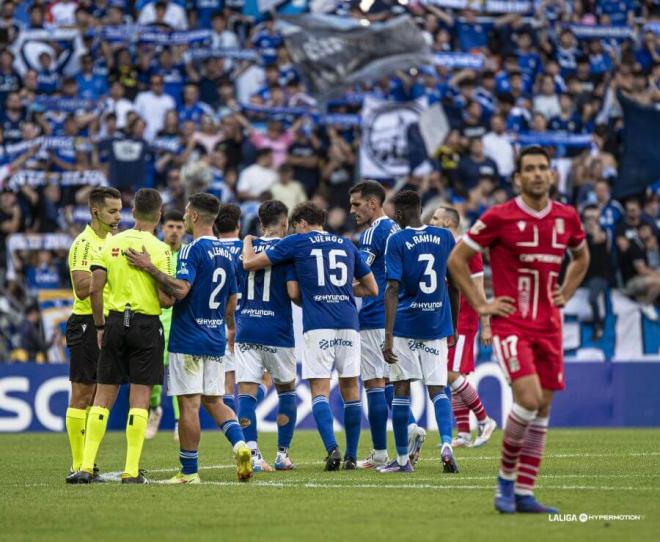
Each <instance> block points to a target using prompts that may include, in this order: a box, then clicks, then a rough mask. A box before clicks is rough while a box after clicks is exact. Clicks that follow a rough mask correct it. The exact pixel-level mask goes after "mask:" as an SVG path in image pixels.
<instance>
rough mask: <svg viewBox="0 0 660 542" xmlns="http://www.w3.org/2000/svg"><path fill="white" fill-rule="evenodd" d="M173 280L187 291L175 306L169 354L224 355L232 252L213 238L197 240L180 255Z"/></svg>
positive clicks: (231, 286) (232, 278) (234, 289)
mask: <svg viewBox="0 0 660 542" xmlns="http://www.w3.org/2000/svg"><path fill="white" fill-rule="evenodd" d="M176 278H178V279H181V280H185V281H187V282H188V283H190V291H189V292H188V295H187V296H186V297H184V298H183V299H181V300H178V301H177V302H176V303H175V304H174V309H173V313H172V328H171V330H170V343H169V351H170V352H174V353H177V354H191V355H195V356H216V357H220V356H224V354H225V346H226V335H225V310H226V307H227V300H228V299H229V296H230V295H232V294H235V293H236V292H237V287H236V272H235V269H234V262H233V258H232V254H231V252H230V251H229V250H228V249H227V246H226V244H223V243H222V242H220V241H219V240H218V239H216V238H215V237H210V236H209V237H199V238H197V239H195V240H194V241H193V242H192V243H190V244H189V245H186V246H185V247H183V248H182V249H181V251H180V252H179V259H178V262H177V268H176Z"/></svg>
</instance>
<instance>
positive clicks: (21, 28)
mask: <svg viewBox="0 0 660 542" xmlns="http://www.w3.org/2000/svg"><path fill="white" fill-rule="evenodd" d="M1 4H2V5H1V9H0V104H1V105H0V184H1V186H2V193H1V194H0V293H1V294H2V301H1V302H0V335H1V337H0V359H1V360H3V361H5V360H9V359H16V360H20V359H22V360H27V359H40V360H43V361H46V360H47V355H46V352H47V351H48V349H49V347H50V346H51V345H52V344H53V343H56V342H59V343H63V338H62V336H61V334H60V333H58V332H56V333H55V334H54V335H53V336H51V337H47V338H46V337H44V333H43V331H42V329H41V319H40V313H39V308H38V305H37V304H36V294H37V292H38V291H41V290H48V289H58V288H69V287H70V285H69V284H68V273H67V269H66V263H65V262H66V249H68V246H67V245H66V244H64V245H61V244H57V242H56V241H53V242H52V243H51V244H48V243H46V242H44V243H43V244H38V243H37V244H29V243H27V244H17V247H18V248H17V249H16V250H13V249H12V248H10V245H9V244H8V238H9V237H10V236H11V235H12V234H25V233H30V234H67V235H70V236H75V235H76V234H77V233H78V232H79V231H80V230H81V229H82V227H84V224H85V222H86V221H88V219H89V214H88V211H87V208H86V205H85V203H86V201H87V197H88V194H89V191H90V189H91V187H92V186H93V185H95V184H98V183H99V182H102V180H103V179H104V178H105V179H107V183H108V184H109V185H110V186H113V187H116V188H118V189H120V190H121V192H122V195H123V198H124V200H125V205H126V209H127V210H128V209H130V202H131V200H132V194H133V193H134V192H135V191H136V190H137V188H139V187H143V186H147V187H157V188H158V189H159V190H160V192H161V194H162V195H163V199H164V201H165V207H166V209H180V210H182V208H183V206H184V205H185V201H186V198H187V197H188V196H189V195H190V194H192V193H194V192H198V191H208V192H210V193H212V194H214V195H216V196H218V198H219V199H220V200H221V201H222V202H225V203H226V202H236V203H238V204H239V205H240V206H241V210H242V232H243V233H244V234H246V233H256V228H257V220H256V210H257V207H258V203H259V202H260V201H264V200H265V199H270V198H276V199H279V200H281V201H283V202H284V203H285V204H286V205H287V206H289V207H290V208H291V207H293V206H294V205H296V204H297V203H300V202H303V201H306V200H312V201H314V202H315V203H317V204H320V205H321V206H322V207H323V208H325V209H327V210H328V224H327V229H328V230H330V231H331V232H335V233H341V234H345V235H352V236H355V235H357V232H356V227H355V223H354V221H353V220H352V218H351V217H350V215H349V214H348V210H349V195H348V191H349V189H350V187H351V186H352V185H354V184H355V183H356V182H357V181H358V180H359V179H360V177H361V175H360V164H359V160H358V157H359V145H360V127H359V125H354V124H351V123H341V121H339V122H338V123H337V124H328V123H326V124H320V123H318V122H317V117H316V116H315V115H313V114H311V113H312V111H313V110H314V107H315V100H314V98H313V97H312V96H310V95H309V94H308V93H307V92H306V91H305V87H304V84H303V81H302V79H301V77H300V74H299V73H298V72H297V71H296V69H295V67H294V66H293V64H292V62H291V59H290V57H289V55H288V53H287V49H286V48H285V47H284V42H283V38H282V36H281V35H280V34H279V33H278V31H277V30H276V27H275V23H274V21H273V18H272V17H271V16H270V15H265V16H264V15H263V14H262V15H261V16H256V17H255V14H258V11H257V10H255V6H254V4H255V3H254V2H252V3H250V2H246V3H244V2H242V1H241V0H238V1H236V0H228V1H227V2H223V1H222V0H218V1H212V0H211V1H209V0H197V1H188V2H182V1H158V2H152V1H148V0H147V1H145V0H138V1H136V2H122V1H113V0H96V1H94V2H92V1H85V0H83V1H79V2H75V1H70V0H60V1H56V2H47V1H24V2H14V1H12V0H7V1H3V2H2V3H1ZM248 4H249V5H248ZM311 4H312V6H313V7H314V8H315V9H316V8H319V5H320V4H324V7H325V8H327V9H326V11H330V12H334V13H338V14H342V15H345V16H347V17H349V16H353V17H356V18H360V19H365V18H366V19H369V20H382V19H385V18H387V17H390V16H391V15H393V14H396V13H401V12H409V13H410V14H412V16H413V17H414V18H415V20H416V21H417V23H418V25H419V27H420V31H421V32H423V35H424V36H425V38H426V40H427V41H428V43H429V44H430V46H431V48H432V50H433V52H434V53H443V52H449V51H461V52H465V53H480V54H481V55H482V56H483V65H482V66H481V67H480V68H479V69H467V68H461V69H452V68H450V67H447V66H445V65H440V64H438V65H431V66H419V67H418V68H414V69H410V70H408V71H405V72H402V71H400V72H397V73H396V74H392V75H391V76H390V77H386V78H383V79H381V80H379V81H376V82H374V83H373V84H371V85H358V86H356V87H354V88H351V89H349V91H347V92H346V94H345V95H344V96H343V97H341V98H339V99H337V100H334V101H331V102H330V103H329V112H332V113H340V114H359V112H360V108H361V101H362V99H363V97H364V96H367V95H371V96H376V97H380V98H384V99H388V100H391V101H408V100H414V99H418V98H420V97H426V99H427V102H428V103H429V104H433V103H437V102H440V103H441V104H442V105H443V107H444V110H445V113H446V115H447V118H448V120H449V124H450V132H449V135H448V136H447V138H446V140H445V143H444V144H443V145H442V146H441V147H440V148H439V149H438V150H437V153H436V154H435V155H434V156H431V157H429V161H428V162H429V164H430V165H431V167H430V168H426V169H419V170H418V169H413V168H411V169H412V171H411V173H410V174H409V175H408V176H407V177H405V178H402V179H385V180H383V181H382V182H383V184H384V185H385V186H386V187H387V189H388V191H389V192H390V193H392V192H393V191H398V190H400V189H402V188H412V189H415V190H417V191H418V193H419V194H420V195H421V197H422V201H423V203H424V205H425V208H426V209H427V210H429V211H431V212H432V210H434V209H435V208H436V207H437V205H439V204H440V203H441V202H449V203H451V204H452V205H454V206H455V207H456V208H457V210H458V211H459V212H460V214H461V216H462V218H463V227H464V228H467V227H468V226H469V225H470V224H471V223H472V222H473V221H474V220H475V219H476V218H477V217H478V216H479V215H480V214H481V213H482V212H483V211H484V210H486V209H487V208H488V207H489V206H491V205H493V204H495V203H501V202H503V201H505V200H506V199H507V198H508V197H509V196H510V195H511V194H512V193H513V191H514V187H513V186H512V185H511V174H512V172H513V169H514V159H515V155H516V151H517V148H518V146H519V144H520V143H519V142H522V141H524V136H529V137H531V138H532V140H533V141H537V140H538V139H539V138H541V137H542V136H543V135H556V134H557V133H559V134H560V137H559V138H555V139H553V140H552V141H553V142H552V144H551V145H550V147H551V151H552V153H553V156H554V161H553V164H554V166H555V168H556V175H557V194H556V197H557V198H560V199H562V200H564V201H567V202H570V203H571V204H573V205H575V206H576V207H577V209H578V210H579V211H580V213H581V216H582V218H583V221H584V225H585V229H586V231H587V233H588V240H589V246H590V250H591V254H592V264H591V266H590V268H589V272H588V274H587V278H586V279H585V286H587V287H588V288H589V291H590V298H589V299H590V303H591V304H592V307H593V309H594V320H595V321H594V324H595V325H594V335H595V336H596V338H598V336H599V334H602V333H603V323H602V322H603V317H604V315H602V314H601V313H600V309H599V307H598V303H597V299H598V296H599V295H600V293H601V292H602V291H604V290H605V289H606V288H609V287H620V288H623V289H624V292H626V293H627V294H628V295H629V296H631V297H633V298H635V299H638V300H639V301H640V302H641V303H642V306H643V307H644V310H645V314H647V316H649V317H653V318H655V317H656V313H655V309H654V304H655V303H656V301H657V298H658V294H659V293H660V249H659V231H660V228H659V224H660V207H659V199H658V198H659V197H660V185H658V184H657V183H656V184H655V185H653V184H652V182H653V181H656V179H649V183H648V184H649V185H650V188H649V189H648V190H647V191H646V192H644V193H640V194H638V195H636V196H635V197H631V198H627V199H626V200H625V201H617V200H615V199H613V198H612V195H611V194H612V187H613V185H614V183H615V181H616V179H617V176H618V175H619V174H620V172H619V169H618V164H619V163H620V159H621V153H622V138H621V133H622V129H623V116H622V111H621V106H620V104H619V100H618V96H619V94H618V91H625V93H626V95H627V96H629V97H631V98H633V99H634V100H636V101H638V102H641V103H645V104H650V105H655V106H656V107H657V106H659V105H660V4H659V3H658V2H657V1H655V0H645V1H643V2H633V1H631V0H620V1H612V0H583V1H574V2H573V1H567V0H542V1H540V2H538V1H537V2H532V4H533V12H532V13H518V12H515V10H514V12H507V10H508V9H513V8H512V7H511V6H514V5H518V4H521V3H520V2H518V3H516V2H500V3H499V4H502V7H501V10H502V11H503V12H499V13H491V12H488V13H485V14H484V13H482V12H480V11H479V10H478V9H472V8H473V7H474V6H473V5H472V4H468V3H467V2H465V3H461V2H449V1H444V0H437V1H435V2H428V3H427V2H406V1H403V0H400V2H399V3H389V2H386V1H385V0H375V1H373V2H340V3H334V2H312V3H311ZM463 4H465V5H463ZM496 4H497V3H496ZM447 6H455V7H447ZM456 6H458V7H456ZM459 8H460V9H459ZM133 23H137V24H139V25H142V26H140V27H132V26H130V25H131V24H133ZM569 23H570V24H573V25H576V26H575V27H573V26H567V25H568V24H569ZM601 26H607V27H608V28H612V27H619V28H621V29H624V30H625V29H627V31H628V33H625V36H624V37H623V38H622V37H621V35H618V34H616V32H612V33H611V34H612V35H611V37H603V36H601V35H598V34H596V35H597V37H595V38H594V37H590V36H592V35H593V34H589V32H587V31H584V28H587V29H588V28H589V27H593V28H600V27H601ZM137 28H139V29H141V31H140V32H136V29H137ZM574 28H576V29H580V30H579V31H578V30H574ZM194 30H202V31H203V30H206V31H210V32H200V33H199V34H195V33H194V32H193V31H194ZM175 31H180V32H179V33H178V34H177V33H176V32H175ZM301 109H307V110H309V111H310V115H301V114H299V112H300V110H301ZM294 111H295V112H294ZM338 118H340V119H341V117H338ZM521 136H522V137H521ZM574 136H584V137H581V138H580V137H574ZM516 138H519V140H517V139H516ZM546 139H547V140H549V139H548V138H546ZM530 141H531V140H530ZM130 223H131V218H130V213H129V212H128V211H126V216H125V220H124V226H128V225H130ZM44 239H45V238H44ZM51 239H55V237H52V238H51ZM51 249H52V250H51ZM50 361H59V360H50Z"/></svg>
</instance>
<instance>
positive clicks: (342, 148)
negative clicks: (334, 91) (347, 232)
mask: <svg viewBox="0 0 660 542" xmlns="http://www.w3.org/2000/svg"><path fill="white" fill-rule="evenodd" d="M327 131H328V136H329V138H330V146H329V148H328V152H327V157H328V159H327V161H326V163H325V166H324V167H323V170H322V171H321V179H322V180H323V182H324V183H325V184H326V186H327V187H328V190H329V192H328V196H327V198H328V205H329V206H330V207H343V208H346V209H348V206H349V200H348V198H347V197H346V194H348V189H349V188H350V187H351V186H352V185H353V178H354V172H355V161H356V157H355V152H354V151H353V149H352V148H351V146H350V145H349V144H348V143H347V142H346V141H345V140H344V139H343V138H342V137H341V135H340V134H339V132H338V131H337V130H336V129H335V128H332V127H328V130H327Z"/></svg>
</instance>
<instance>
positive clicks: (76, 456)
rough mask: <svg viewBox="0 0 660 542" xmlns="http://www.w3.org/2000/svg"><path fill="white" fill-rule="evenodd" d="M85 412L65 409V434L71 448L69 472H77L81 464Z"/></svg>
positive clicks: (83, 410) (78, 409)
mask: <svg viewBox="0 0 660 542" xmlns="http://www.w3.org/2000/svg"><path fill="white" fill-rule="evenodd" d="M86 420H87V410H86V409H80V408H73V407H69V408H67V409H66V432H67V434H68V435H69V446H70V447H71V470H72V471H73V472H77V471H79V470H80V465H81V464H82V458H83V450H84V448H85V423H86Z"/></svg>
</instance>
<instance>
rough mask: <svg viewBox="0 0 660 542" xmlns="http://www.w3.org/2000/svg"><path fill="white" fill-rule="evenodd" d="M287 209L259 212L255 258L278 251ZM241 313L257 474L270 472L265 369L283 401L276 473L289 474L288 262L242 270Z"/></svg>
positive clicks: (247, 420)
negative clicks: (263, 436)
mask: <svg viewBox="0 0 660 542" xmlns="http://www.w3.org/2000/svg"><path fill="white" fill-rule="evenodd" d="M288 214H289V210H288V209H287V206H286V205H284V203H282V202H281V201H274V200H270V201H265V202H264V203H262V204H261V206H260V207H259V222H260V224H261V231H262V232H263V237H261V238H257V239H254V240H253V241H252V247H253V250H254V252H255V253H256V254H260V253H262V252H265V251H267V250H269V249H270V248H272V247H273V246H275V245H276V244H277V243H278V242H279V240H280V239H281V238H282V237H284V236H285V235H286V233H287V230H288V229H289V221H288ZM237 277H238V288H239V291H240V294H241V303H240V309H239V310H238V312H237V313H236V345H235V347H234V352H235V359H236V380H237V381H238V419H239V421H240V424H241V427H243V432H244V434H245V438H246V439H247V444H248V446H249V447H250V449H251V451H252V466H253V468H254V470H255V472H260V471H270V470H272V467H270V465H268V463H266V461H264V459H263V458H262V456H261V453H260V451H259V448H258V446H257V417H256V414H255V409H256V406H257V394H258V390H259V384H260V383H261V380H262V377H263V373H264V370H267V371H268V373H269V374H270V375H271V377H272V379H273V382H274V383H275V388H276V389H277V394H278V398H279V409H278V413H277V456H276V458H275V463H274V465H275V469H276V470H291V469H293V462H292V461H291V459H290V458H289V454H288V450H289V446H290V444H291V439H292V438H293V431H294V429H295V427H296V419H297V405H296V354H295V349H294V346H295V343H294V338H293V318H292V315H291V297H290V296H294V297H297V295H298V283H297V282H296V275H295V271H294V269H293V265H292V264H290V263H287V264H282V265H275V266H273V267H267V268H266V269H262V270H261V271H245V270H244V269H243V265H242V264H241V265H240V266H239V268H238V273H237Z"/></svg>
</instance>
